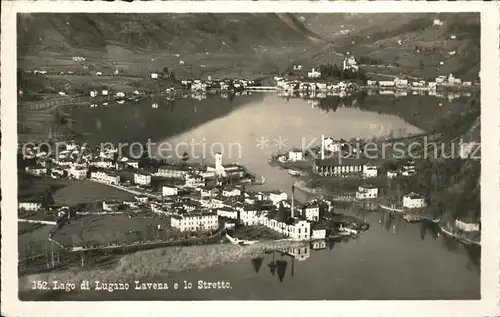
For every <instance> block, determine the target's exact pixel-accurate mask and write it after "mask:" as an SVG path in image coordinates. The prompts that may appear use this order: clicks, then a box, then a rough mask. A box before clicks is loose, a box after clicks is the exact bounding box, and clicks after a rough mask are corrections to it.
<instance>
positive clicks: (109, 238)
mask: <svg viewBox="0 0 500 317" xmlns="http://www.w3.org/2000/svg"><path fill="white" fill-rule="evenodd" d="M158 225H160V226H161V228H162V229H161V230H158V229H157V228H158ZM169 227H170V219H168V218H159V217H153V218H129V217H128V216H127V215H102V216H101V215H99V216H96V215H92V216H84V217H81V218H78V219H74V220H71V221H70V223H69V224H67V225H64V226H63V227H62V228H61V229H59V230H57V231H56V233H55V234H54V239H55V240H57V241H59V242H60V243H62V244H64V245H78V246H84V245H87V246H89V245H100V246H107V245H109V244H112V243H124V242H133V241H147V240H154V239H163V238H166V237H167V235H168V236H171V235H172V234H175V233H176V232H175V231H173V230H170V229H169Z"/></svg>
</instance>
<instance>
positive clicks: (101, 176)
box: [90, 171, 120, 185]
mask: <svg viewBox="0 0 500 317" xmlns="http://www.w3.org/2000/svg"><path fill="white" fill-rule="evenodd" d="M90 179H93V180H95V181H98V182H101V183H105V184H112V185H118V184H119V183H120V176H118V175H114V174H112V173H106V172H102V171H97V172H91V173H90Z"/></svg>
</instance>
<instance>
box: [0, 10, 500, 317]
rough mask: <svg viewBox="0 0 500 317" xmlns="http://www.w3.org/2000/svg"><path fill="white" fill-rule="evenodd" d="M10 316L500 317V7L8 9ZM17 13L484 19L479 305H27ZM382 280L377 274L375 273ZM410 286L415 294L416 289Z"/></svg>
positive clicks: (6, 261) (5, 185) (6, 246)
mask: <svg viewBox="0 0 500 317" xmlns="http://www.w3.org/2000/svg"><path fill="white" fill-rule="evenodd" d="M2 9H3V10H2V13H1V14H2V25H1V27H2V28H1V30H2V32H1V38H2V45H1V46H2V50H1V83H2V85H1V101H2V102H1V104H2V107H1V131H2V135H3V138H2V146H1V149H2V152H3V155H2V156H1V185H2V194H3V195H2V198H3V199H2V202H1V207H2V210H3V211H4V212H3V219H2V224H1V225H2V259H1V260H2V261H1V268H2V295H1V296H2V304H1V305H2V308H1V312H2V314H4V315H6V316H68V315H69V316H124V315H129V314H132V315H135V316H155V315H170V314H174V315H180V316H189V315H197V314H203V315H204V316H209V315H213V316H215V315H219V314H224V313H229V314H238V315H240V316H253V315H256V314H259V315H262V316H263V315H270V316H271V315H276V314H280V315H285V316H299V315H302V316H304V315H305V316H307V315H311V314H328V315H335V316H345V315H356V316H374V315H380V316H391V315H394V316H401V315H404V316H419V317H420V316H493V315H497V314H498V313H499V306H498V298H500V288H499V284H498V281H499V280H498V272H499V270H498V268H499V252H498V251H499V246H500V243H499V242H500V234H499V226H500V213H499V211H500V202H499V199H498V197H500V183H499V175H500V164H499V162H500V151H499V149H500V147H499V144H500V142H499V141H500V139H499V136H500V126H499V122H498V118H500V111H499V110H500V109H499V101H500V98H499V97H500V95H499V85H500V82H499V71H500V68H499V30H498V28H499V25H500V18H499V6H498V4H497V3H495V2H475V1H474V2H468V1H467V2H422V1H418V2H392V1H382V2H378V1H377V3H375V2H365V1H359V2H308V1H270V2H267V1H257V2H255V1H202V2H199V1H196V2H189V1H168V2H134V3H126V2H80V1H78V2H76V1H46V2H45V1H43V2H26V1H13V2H3V3H2ZM17 12H123V13H127V12H129V13H132V12H138V13H139V12H144V13H146V12H155V13H160V12H321V13H327V12H332V13H335V12H366V13H368V12H481V106H482V107H481V108H482V113H481V117H482V118H481V143H482V145H481V150H482V175H481V181H482V184H481V201H482V211H483V212H482V217H483V218H482V219H483V221H482V236H481V239H482V256H481V263H482V265H481V268H482V275H481V294H482V299H481V300H478V301H226V302H224V301H211V302H208V301H199V302H183V301H155V302H154V304H152V303H151V302H148V301H144V302H117V303H114V302H21V301H19V299H18V297H17V291H18V279H17V230H16V228H17V224H16V221H17V213H16V212H15V211H14V210H16V209H17V170H16V168H14V167H15V165H16V155H15V153H16V151H17V119H16V118H17V109H16V106H15V104H16V100H17V95H16V91H17V89H16V75H15V74H16V72H15V70H16V67H15V66H16V65H17V61H16V13H17ZM374 274H377V272H374ZM408 287H411V285H409V286H408Z"/></svg>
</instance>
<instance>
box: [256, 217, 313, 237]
mask: <svg viewBox="0 0 500 317" xmlns="http://www.w3.org/2000/svg"><path fill="white" fill-rule="evenodd" d="M261 223H262V224H263V225H264V226H266V227H268V228H269V229H271V230H274V231H276V232H279V233H281V234H284V235H286V236H288V237H289V238H291V239H293V240H310V239H311V223H310V222H308V221H306V220H299V219H293V222H292V223H284V222H280V221H278V220H275V219H269V218H264V219H263V220H261Z"/></svg>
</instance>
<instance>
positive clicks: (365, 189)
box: [356, 185, 378, 199]
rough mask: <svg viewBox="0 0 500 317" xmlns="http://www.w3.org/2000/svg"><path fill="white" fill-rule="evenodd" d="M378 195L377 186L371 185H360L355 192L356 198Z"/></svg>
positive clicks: (369, 197)
mask: <svg viewBox="0 0 500 317" xmlns="http://www.w3.org/2000/svg"><path fill="white" fill-rule="evenodd" d="M377 197H378V188H377V187H374V186H372V185H361V186H359V187H358V191H357V192H356V199H371V198H377Z"/></svg>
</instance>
